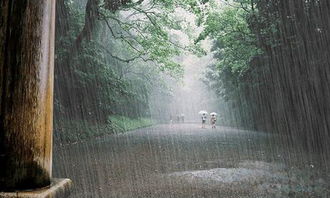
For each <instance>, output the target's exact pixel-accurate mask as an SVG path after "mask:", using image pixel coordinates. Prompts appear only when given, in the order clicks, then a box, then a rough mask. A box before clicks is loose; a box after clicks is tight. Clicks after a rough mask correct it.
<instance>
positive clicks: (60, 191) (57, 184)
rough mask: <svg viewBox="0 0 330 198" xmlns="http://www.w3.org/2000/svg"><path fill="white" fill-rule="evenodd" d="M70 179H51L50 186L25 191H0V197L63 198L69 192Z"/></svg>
mask: <svg viewBox="0 0 330 198" xmlns="http://www.w3.org/2000/svg"><path fill="white" fill-rule="evenodd" d="M71 187H72V181H71V180H70V179H52V183H51V185H50V186H48V187H45V188H41V189H35V190H26V191H17V192H0V198H65V197H68V196H69V194H70V188H71Z"/></svg>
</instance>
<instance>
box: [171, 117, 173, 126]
mask: <svg viewBox="0 0 330 198" xmlns="http://www.w3.org/2000/svg"><path fill="white" fill-rule="evenodd" d="M170 124H171V125H172V124H173V116H172V115H170Z"/></svg>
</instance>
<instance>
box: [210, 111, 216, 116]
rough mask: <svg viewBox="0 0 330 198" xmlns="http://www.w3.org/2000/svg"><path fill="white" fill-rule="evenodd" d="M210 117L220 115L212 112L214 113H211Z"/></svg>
mask: <svg viewBox="0 0 330 198" xmlns="http://www.w3.org/2000/svg"><path fill="white" fill-rule="evenodd" d="M210 115H211V116H216V115H218V114H217V113H215V112H212V113H210Z"/></svg>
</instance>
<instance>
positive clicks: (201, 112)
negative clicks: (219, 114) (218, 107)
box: [198, 110, 207, 115]
mask: <svg viewBox="0 0 330 198" xmlns="http://www.w3.org/2000/svg"><path fill="white" fill-rule="evenodd" d="M198 114H202V115H203V114H207V111H205V110H202V111H200V112H198Z"/></svg>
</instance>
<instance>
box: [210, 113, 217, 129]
mask: <svg viewBox="0 0 330 198" xmlns="http://www.w3.org/2000/svg"><path fill="white" fill-rule="evenodd" d="M216 122H217V117H216V115H211V125H212V129H215V123H216Z"/></svg>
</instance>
